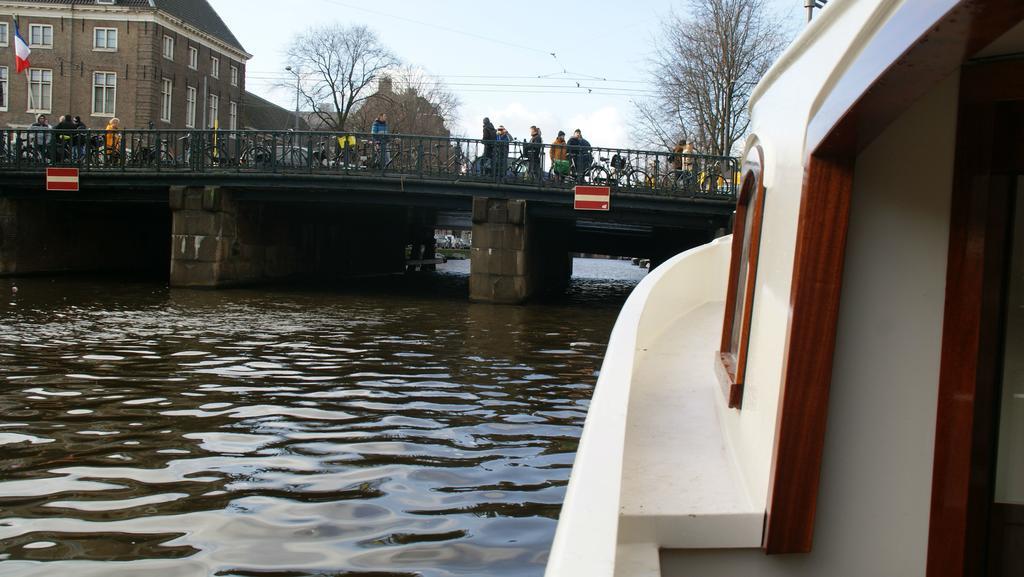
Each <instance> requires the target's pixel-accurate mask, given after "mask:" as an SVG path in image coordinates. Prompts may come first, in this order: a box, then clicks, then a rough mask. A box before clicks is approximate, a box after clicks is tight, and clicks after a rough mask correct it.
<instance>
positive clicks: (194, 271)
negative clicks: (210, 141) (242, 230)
mask: <svg viewBox="0 0 1024 577" xmlns="http://www.w3.org/2000/svg"><path fill="white" fill-rule="evenodd" d="M170 205H171V214H172V224H171V286H172V287H208V288H213V287H219V286H227V285H231V284H237V283H241V282H246V281H252V280H255V278H256V277H257V271H256V270H255V268H256V267H255V266H254V263H253V262H252V259H248V262H247V259H246V258H245V257H243V255H242V253H241V245H240V242H239V238H238V220H239V218H240V215H239V207H238V203H236V202H235V201H234V199H233V198H232V197H231V194H230V193H229V192H228V191H226V190H223V189H221V188H217V187H188V186H174V187H171V191H170Z"/></svg>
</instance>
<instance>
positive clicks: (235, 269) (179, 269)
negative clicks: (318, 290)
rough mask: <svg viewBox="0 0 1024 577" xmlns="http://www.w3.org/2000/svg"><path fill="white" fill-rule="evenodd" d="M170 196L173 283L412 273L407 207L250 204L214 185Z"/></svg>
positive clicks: (199, 284)
mask: <svg viewBox="0 0 1024 577" xmlns="http://www.w3.org/2000/svg"><path fill="white" fill-rule="evenodd" d="M170 195H171V198H170V203H171V209H172V212H173V214H174V225H173V230H172V239H171V285H172V286H176V287H208V288H215V287H224V286H232V285H239V284H251V283H257V282H264V281H273V280H277V279H283V278H287V277H317V278H321V279H323V278H331V277H344V276H351V275H366V274H387V273H397V272H402V271H403V270H404V266H405V243H406V213H405V209H403V208H397V209H396V208H366V207H354V206H350V205H327V204H324V205H318V204H295V203H269V202H259V201H245V202H242V201H238V200H237V199H235V198H234V196H233V195H232V193H231V191H229V190H225V189H222V188H214V187H206V188H201V187H175V188H172V189H171V192H170Z"/></svg>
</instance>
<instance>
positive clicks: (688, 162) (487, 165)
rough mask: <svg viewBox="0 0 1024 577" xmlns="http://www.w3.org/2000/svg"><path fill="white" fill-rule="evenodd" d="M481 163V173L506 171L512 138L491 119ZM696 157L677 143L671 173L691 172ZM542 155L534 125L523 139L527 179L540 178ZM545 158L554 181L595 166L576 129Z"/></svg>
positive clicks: (556, 141)
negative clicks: (547, 159) (526, 137)
mask: <svg viewBox="0 0 1024 577" xmlns="http://www.w3.org/2000/svg"><path fill="white" fill-rule="evenodd" d="M481 140H483V145H484V150H483V159H484V163H483V165H482V166H481V167H480V168H479V170H480V171H481V172H483V173H484V174H496V175H503V174H505V173H506V171H507V170H508V151H509V143H510V142H513V141H514V140H515V139H514V138H512V135H511V134H509V132H508V130H506V129H505V127H504V126H503V125H500V124H499V125H498V126H497V127H495V126H494V124H493V123H492V122H491V119H490V118H488V117H485V118H484V120H483V135H482V136H481ZM695 154H697V152H696V150H694V148H693V144H692V143H689V142H687V141H686V140H685V139H681V140H679V142H678V144H677V145H676V146H675V147H674V148H673V149H672V154H671V155H670V157H669V160H670V162H671V164H672V170H673V171H674V172H675V173H676V175H677V176H679V175H681V174H683V173H688V172H692V171H693V168H694V164H693V162H694V161H693V158H694V155H695ZM543 155H544V139H543V138H542V136H541V130H540V128H538V127H537V126H531V127H530V139H529V140H526V139H523V156H524V157H525V158H526V159H527V165H528V167H529V168H528V176H530V177H531V178H534V179H539V178H540V177H541V164H542V160H541V159H542V157H543ZM548 156H549V158H550V159H551V175H552V177H553V178H556V179H562V178H564V177H566V176H572V177H573V178H577V179H578V178H580V177H581V176H582V175H584V174H586V172H587V170H589V169H590V167H591V166H592V165H593V164H594V156H593V152H592V147H591V144H590V141H588V140H587V139H586V138H584V137H583V132H582V131H581V130H580V129H579V128H577V129H576V130H574V131H573V133H572V136H571V137H570V138H569V139H568V140H566V138H565V132H564V131H562V130H559V131H558V135H557V136H556V137H555V139H554V140H552V141H551V144H550V147H549V150H548ZM615 162H623V161H622V159H620V157H618V156H616V158H615V159H613V164H614V163H615Z"/></svg>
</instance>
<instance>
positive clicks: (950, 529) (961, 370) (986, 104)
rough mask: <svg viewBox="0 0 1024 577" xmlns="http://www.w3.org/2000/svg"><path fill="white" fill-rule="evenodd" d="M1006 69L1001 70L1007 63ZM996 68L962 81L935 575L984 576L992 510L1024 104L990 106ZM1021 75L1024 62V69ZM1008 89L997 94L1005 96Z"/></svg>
mask: <svg viewBox="0 0 1024 577" xmlns="http://www.w3.org/2000/svg"><path fill="white" fill-rule="evenodd" d="M1000 67H1001V66H1000ZM991 71H992V70H991V69H988V67H987V66H985V65H981V66H972V67H969V68H966V69H965V70H964V73H963V76H962V78H961V93H962V94H965V97H964V98H962V99H961V105H960V113H959V119H958V134H957V158H956V166H955V172H954V180H953V196H952V206H951V218H950V237H949V256H948V265H947V266H948V269H947V277H946V307H945V312H944V319H943V331H942V362H941V366H940V374H939V397H938V411H937V415H936V429H935V460H934V466H933V475H932V499H931V518H930V527H929V534H928V569H927V575H928V577H962V576H965V575H983V574H984V572H985V570H984V568H985V566H986V564H987V563H986V559H985V553H986V550H987V548H988V541H987V535H988V531H987V528H988V526H989V514H990V512H991V501H992V487H993V474H992V471H993V467H994V459H995V439H996V435H997V426H996V407H997V406H998V400H997V399H998V393H999V380H1000V379H1001V368H1002V339H1003V330H1002V329H1003V306H1004V301H1005V286H1006V277H1005V275H1006V262H1007V258H1008V252H1007V251H1008V238H1009V236H1008V235H1009V231H1010V226H1011V225H1010V222H1009V220H1010V218H1011V215H1012V214H1013V211H1012V207H1013V204H1012V203H1013V189H1014V186H1015V183H1016V178H1015V176H1014V175H1013V174H1012V173H1011V172H1010V170H1012V164H1013V162H1012V159H1013V158H1014V157H1015V156H1016V154H1014V153H1013V150H1014V149H1017V148H1019V146H1018V144H1017V142H1019V141H1018V140H1017V138H1016V136H1017V135H1016V132H1015V131H1007V130H1005V128H1006V127H1007V126H1012V125H1014V124H1018V123H1019V121H1020V118H1021V116H1022V111H1021V105H1020V104H1019V103H1013V102H995V101H994V100H990V101H986V99H985V98H984V97H982V95H981V92H980V90H979V88H980V87H979V86H978V83H979V82H982V80H981V79H983V78H990V79H994V78H995V77H993V76H992V75H991ZM1017 72H1018V73H1024V65H1021V64H1018V70H1017ZM998 92H1001V91H995V90H993V91H991V92H990V94H991V95H992V96H993V97H995V96H996V94H997V93H998Z"/></svg>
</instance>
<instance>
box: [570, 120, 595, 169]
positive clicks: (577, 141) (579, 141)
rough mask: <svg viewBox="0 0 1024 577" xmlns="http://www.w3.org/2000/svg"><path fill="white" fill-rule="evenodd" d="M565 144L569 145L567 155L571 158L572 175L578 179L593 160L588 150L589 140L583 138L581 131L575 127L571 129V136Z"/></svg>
mask: <svg viewBox="0 0 1024 577" xmlns="http://www.w3.org/2000/svg"><path fill="white" fill-rule="evenodd" d="M567 144H568V145H569V156H570V157H571V158H572V165H573V176H574V177H576V179H577V180H578V179H580V178H582V177H583V175H584V174H586V173H587V170H588V169H589V168H590V163H592V162H593V161H594V157H593V155H592V154H591V152H590V142H589V141H587V139H586V138H583V132H582V131H581V130H580V129H579V128H577V129H576V130H575V131H573V133H572V138H570V139H569V142H568V143H567Z"/></svg>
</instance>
